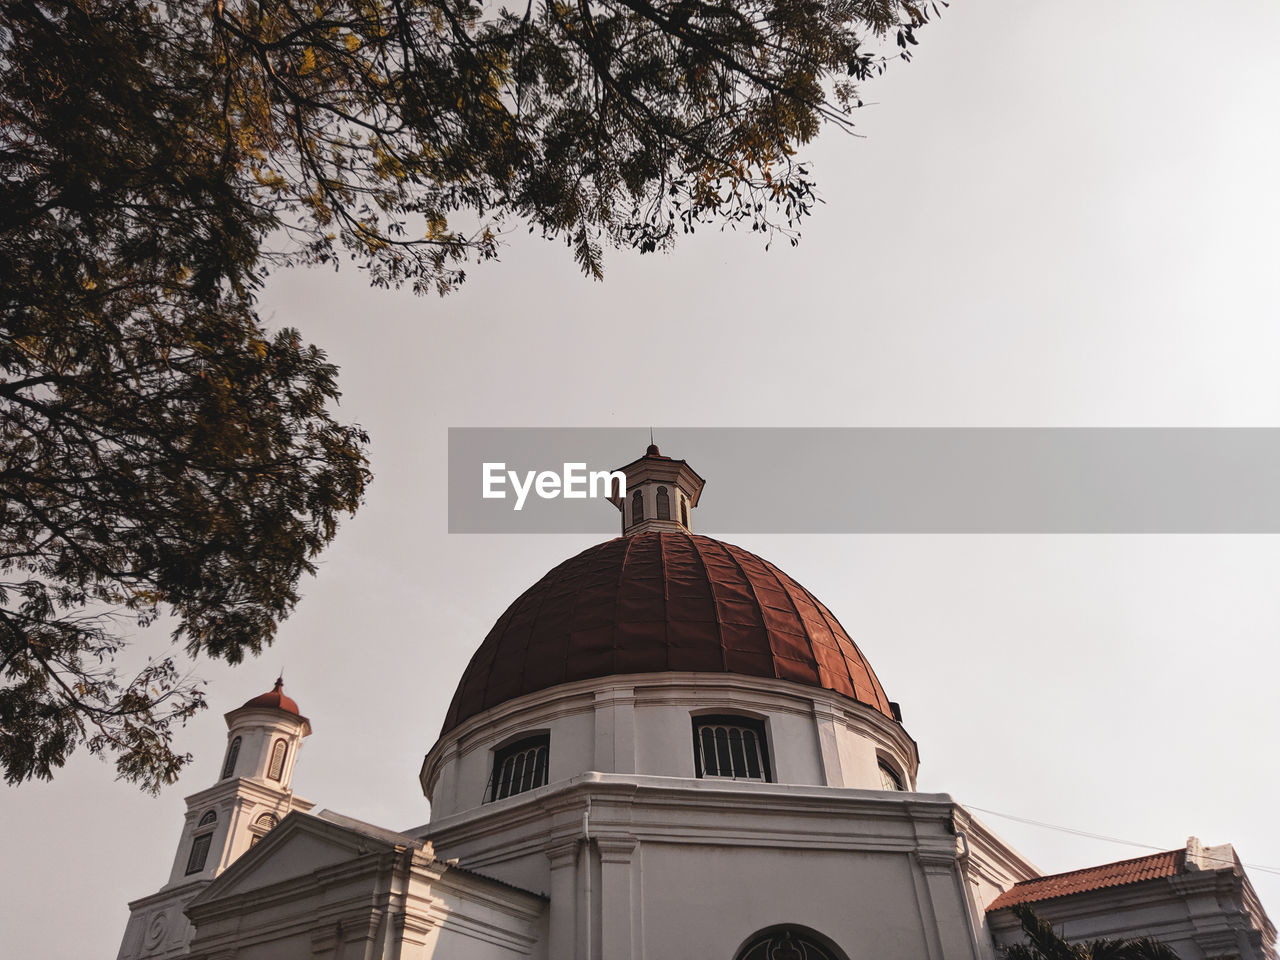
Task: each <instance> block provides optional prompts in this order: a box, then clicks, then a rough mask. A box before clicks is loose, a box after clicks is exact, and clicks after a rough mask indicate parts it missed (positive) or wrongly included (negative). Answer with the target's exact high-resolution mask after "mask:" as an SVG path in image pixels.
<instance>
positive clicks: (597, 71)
mask: <svg viewBox="0 0 1280 960" xmlns="http://www.w3.org/2000/svg"><path fill="white" fill-rule="evenodd" d="M930 9H931V10H932V9H933V8H932V7H930ZM934 12H935V13H936V10H934ZM928 16H929V14H928V12H927V11H926V9H925V7H924V6H923V5H918V4H916V3H913V2H909V0H802V2H796V0H575V2H564V0H549V2H548V0H539V2H536V3H535V0H526V4H525V5H524V7H523V9H516V10H515V11H508V10H506V9H501V10H496V11H495V10H493V9H492V8H486V7H485V6H484V5H483V4H481V3H479V2H474V0H316V2H305V3H299V2H296V0H209V2H198V3H179V2H164V0H0V173H2V174H3V175H2V176H0V243H2V244H3V246H2V247H0V249H3V250H4V251H5V257H4V258H2V259H0V305H2V306H0V763H3V765H4V770H5V776H6V778H7V779H8V780H9V781H10V782H11V783H12V782H19V781H23V780H26V779H30V778H32V777H37V778H50V777H52V776H53V773H54V771H55V770H56V769H57V768H58V767H60V766H61V765H62V764H63V763H64V762H65V760H66V758H67V756H68V755H69V754H70V752H71V751H72V750H74V749H75V748H76V747H77V746H78V745H84V746H87V747H88V749H90V750H91V751H94V752H97V753H101V754H104V755H107V756H113V757H114V758H115V760H116V766H117V769H118V771H119V774H120V775H121V776H122V777H125V778H128V779H130V780H134V781H137V782H139V783H140V784H142V785H143V786H145V787H148V788H151V789H156V788H158V787H159V786H160V785H161V784H163V783H166V782H171V781H172V780H173V779H174V778H175V777H176V775H177V773H178V771H179V769H180V768H181V766H182V764H183V763H184V762H186V760H187V759H189V758H187V757H185V756H182V755H179V754H177V753H175V752H174V750H173V749H172V736H173V730H174V725H175V724H178V723H181V722H182V721H183V720H185V719H186V718H188V717H189V716H191V715H192V713H193V712H194V711H195V710H197V709H199V708H200V707H201V706H202V705H203V697H202V692H201V687H200V684H199V683H198V682H196V681H194V680H192V679H190V677H189V676H187V675H186V674H185V673H184V672H183V671H182V670H181V669H179V666H178V665H177V663H176V662H175V660H174V658H173V657H161V658H157V659H156V660H153V661H149V662H148V663H147V664H146V665H144V666H142V667H141V670H140V672H139V673H137V675H136V676H134V677H133V678H132V679H122V676H123V674H121V673H120V672H119V671H120V667H119V664H117V663H116V659H115V658H116V656H117V654H120V653H122V651H123V647H124V646H125V643H126V640H125V636H126V633H127V629H128V621H129V619H130V618H133V619H136V620H137V621H139V622H141V623H143V624H149V623H151V622H152V621H153V620H155V619H156V618H158V617H160V616H161V615H164V614H166V613H170V614H173V615H174V616H176V624H177V625H176V627H175V628H174V629H173V631H172V636H173V639H174V640H175V641H176V642H179V643H181V644H183V645H185V649H186V652H187V653H188V654H190V655H192V656H196V655H200V654H206V655H211V656H215V657H221V658H224V659H226V660H228V661H231V662H237V661H239V660H240V659H241V658H242V657H243V656H245V655H246V654H251V653H256V652H258V651H259V650H261V649H262V647H263V646H264V645H265V644H268V643H270V641H271V639H272V637H273V636H274V633H275V630H276V628H277V626H278V624H279V622H280V620H281V619H282V618H283V617H285V616H286V615H287V614H288V613H289V611H290V610H291V609H292V608H293V606H294V604H295V603H296V601H297V598H298V593H297V590H298V582H299V579H300V577H301V575H302V574H303V573H305V572H308V571H309V570H310V569H311V562H312V560H313V558H314V557H315V555H316V554H317V553H318V551H320V550H321V549H322V548H323V547H324V546H325V545H326V544H327V543H328V542H329V541H330V540H331V539H332V537H333V536H334V533H335V530H336V526H337V522H338V519H339V518H340V516H341V515H342V514H343V513H350V512H352V511H354V510H355V508H356V506H357V505H358V503H359V501H360V498H361V496H362V492H363V489H364V486H365V484H366V482H367V480H368V474H367V471H366V468H365V467H366V464H365V459H364V446H365V443H366V440H367V438H365V437H364V435H363V433H362V432H361V431H360V430H359V429H358V428H357V427H354V426H350V425H342V424H340V423H338V422H337V421H336V420H335V419H334V418H333V416H332V413H331V412H330V407H331V406H332V404H333V403H334V402H336V400H337V398H338V391H337V387H336V379H335V378H336V371H335V370H334V368H333V367H332V366H331V365H329V364H328V363H326V362H325V359H324V356H323V354H322V353H321V352H320V351H319V350H318V349H316V348H315V347H313V346H310V345H307V344H305V343H304V342H303V341H302V339H301V338H300V336H299V335H298V334H297V333H296V332H295V331H292V330H283V331H280V332H277V333H274V334H272V333H269V332H268V331H267V330H266V329H265V327H264V326H263V324H262V323H261V321H260V319H259V317H258V316H257V314H256V313H255V310H254V298H255V293H256V291H257V289H258V288H259V287H260V285H261V283H262V282H263V280H264V278H265V277H266V276H267V274H268V273H269V271H270V270H271V269H276V268H280V267H284V266H288V265H291V264H306V263H310V264H332V265H335V266H336V265H337V263H338V261H339V259H340V258H341V257H343V256H349V257H350V258H352V259H354V260H355V261H356V262H357V263H358V264H359V265H360V267H361V268H362V269H365V270H367V271H368V274H369V278H370V280H371V281H372V283H374V284H375V285H400V284H405V283H408V284H410V285H411V286H413V287H414V288H415V289H416V290H419V291H424V290H436V291H439V292H446V291H448V290H450V289H452V288H453V287H455V286H456V285H457V284H459V283H461V282H462V281H463V279H464V277H465V269H464V268H465V266H466V265H467V264H468V263H470V262H473V261H479V260H484V259H486V258H491V257H494V256H496V255H497V251H498V245H499V241H500V238H501V236H502V233H503V231H505V230H508V229H511V228H513V227H515V226H516V225H527V226H528V228H529V229H530V230H533V231H539V232H541V233H542V234H543V235H544V236H546V237H548V238H558V239H561V240H563V241H564V242H565V243H567V244H568V245H569V246H570V247H571V248H572V251H573V255H574V257H575V258H576V260H577V262H578V264H579V265H580V267H581V268H582V270H583V271H584V272H585V273H587V274H588V275H590V276H593V277H596V278H599V277H600V276H601V275H602V269H603V268H602V248H603V246H604V245H606V244H612V245H615V246H625V247H631V248H636V249H639V250H640V251H642V252H647V251H653V250H657V249H660V248H666V247H668V246H670V245H671V244H672V243H673V242H674V240H675V238H676V237H677V236H678V235H679V234H680V233H683V232H692V231H693V230H695V229H696V228H697V227H698V226H699V225H702V224H706V223H717V222H718V223H720V224H732V225H738V224H742V225H744V226H745V225H746V224H750V225H751V228H752V229H753V230H756V231H760V232H762V233H763V234H765V235H766V236H767V237H770V238H772V237H774V236H777V235H779V234H781V235H782V236H784V237H786V238H787V239H789V240H791V242H793V243H794V242H795V240H796V230H797V228H798V225H799V223H800V221H801V219H802V218H803V217H804V216H805V215H806V214H807V213H808V212H809V211H810V209H811V207H812V204H813V203H814V184H813V181H812V179H811V178H810V175H809V172H808V169H807V167H806V166H805V165H804V164H803V163H802V162H801V161H800V160H799V159H798V154H797V151H798V150H799V148H800V147H801V146H802V145H803V144H805V143H806V142H807V141H809V140H810V139H811V138H812V137H813V136H814V135H815V134H816V133H817V131H818V130H819V128H820V127H821V125H822V124H823V123H824V122H830V123H834V124H837V125H839V126H842V127H846V128H847V127H848V126H849V124H850V114H851V111H852V110H853V109H854V108H856V107H857V106H860V105H861V101H860V100H859V99H858V90H857V86H856V84H857V83H858V82H859V81H862V80H864V79H866V78H867V77H869V76H871V75H872V74H874V73H877V72H879V71H881V70H883V69H884V67H885V64H886V63H887V62H888V60H889V59H892V58H891V57H889V56H888V55H887V54H884V53H881V52H880V51H878V50H877V49H876V44H877V42H878V41H879V40H880V39H884V40H885V43H886V45H887V44H888V43H896V47H891V48H890V49H891V50H896V51H898V52H896V53H894V54H893V56H894V57H897V58H901V59H908V58H909V51H910V48H911V47H912V46H913V45H914V44H915V43H916V39H915V32H916V30H917V29H918V28H919V27H920V26H921V25H923V24H924V23H925V22H926V21H927V19H928ZM889 38H892V39H889Z"/></svg>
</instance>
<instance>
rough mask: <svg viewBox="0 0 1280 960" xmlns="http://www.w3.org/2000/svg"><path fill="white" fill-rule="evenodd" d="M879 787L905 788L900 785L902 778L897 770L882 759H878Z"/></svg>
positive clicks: (887, 788)
mask: <svg viewBox="0 0 1280 960" xmlns="http://www.w3.org/2000/svg"><path fill="white" fill-rule="evenodd" d="M880 789H881V790H905V789H906V787H904V786H903V785H902V778H901V777H900V776H898V772H897V771H896V770H894V769H893V767H891V766H889V765H888V764H887V763H885V762H884V761H883V760H881V761H880Z"/></svg>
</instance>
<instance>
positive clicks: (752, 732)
mask: <svg viewBox="0 0 1280 960" xmlns="http://www.w3.org/2000/svg"><path fill="white" fill-rule="evenodd" d="M693 762H694V767H695V769H696V772H697V774H698V776H699V777H703V778H714V779H722V780H758V781H760V782H762V783H772V782H773V777H772V776H771V775H770V773H769V745H768V742H767V741H766V740H765V735H764V724H763V723H762V722H760V721H759V720H756V719H754V718H752V717H735V716H704V717H694V718H693Z"/></svg>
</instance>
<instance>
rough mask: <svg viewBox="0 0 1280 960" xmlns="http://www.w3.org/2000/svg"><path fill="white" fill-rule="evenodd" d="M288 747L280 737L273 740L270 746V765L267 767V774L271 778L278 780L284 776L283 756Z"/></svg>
mask: <svg viewBox="0 0 1280 960" xmlns="http://www.w3.org/2000/svg"><path fill="white" fill-rule="evenodd" d="M288 750H289V747H288V745H287V744H286V743H285V742H284V739H283V738H281V739H279V740H277V741H276V742H275V745H274V746H272V748H271V765H270V766H269V767H267V776H268V777H269V778H270V779H272V780H279V779H281V778H282V777H283V776H284V756H285V754H286V753H287V752H288Z"/></svg>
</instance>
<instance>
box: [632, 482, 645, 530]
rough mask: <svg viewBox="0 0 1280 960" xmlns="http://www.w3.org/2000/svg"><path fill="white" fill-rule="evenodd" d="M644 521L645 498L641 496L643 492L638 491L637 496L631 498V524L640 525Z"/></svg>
mask: <svg viewBox="0 0 1280 960" xmlns="http://www.w3.org/2000/svg"><path fill="white" fill-rule="evenodd" d="M643 519H644V497H643V496H641V492H640V491H639V490H637V491H636V494H635V496H634V497H632V498H631V522H632V523H639V522H640V521H641V520H643Z"/></svg>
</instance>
